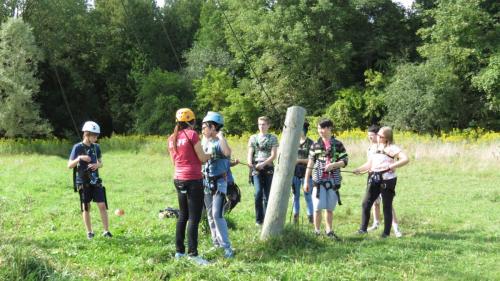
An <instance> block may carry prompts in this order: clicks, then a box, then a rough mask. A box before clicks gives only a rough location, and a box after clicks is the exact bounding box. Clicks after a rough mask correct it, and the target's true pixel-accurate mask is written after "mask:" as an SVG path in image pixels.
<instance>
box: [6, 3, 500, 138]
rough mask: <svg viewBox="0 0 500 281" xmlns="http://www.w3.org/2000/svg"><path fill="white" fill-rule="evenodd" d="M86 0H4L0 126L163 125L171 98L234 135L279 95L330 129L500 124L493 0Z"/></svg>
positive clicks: (150, 129)
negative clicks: (160, 1)
mask: <svg viewBox="0 0 500 281" xmlns="http://www.w3.org/2000/svg"><path fill="white" fill-rule="evenodd" d="M93 2H94V3H93V4H91V3H90V2H88V1H85V0H72V1H58V0H3V1H2V4H1V6H0V8H1V11H0V16H1V22H2V25H1V33H0V106H1V107H0V136H2V135H3V136H7V137H16V136H24V137H38V136H44V135H47V134H53V135H55V136H60V137H72V136H75V134H76V133H75V127H80V126H81V124H82V123H83V122H84V121H86V120H88V119H93V120H95V121H97V122H99V123H100V124H102V127H103V129H104V132H105V134H106V135H109V134H111V133H120V134H127V133H143V134H166V133H168V132H169V131H170V130H171V129H172V126H173V117H172V116H174V112H175V110H176V109H177V108H179V107H192V108H194V109H195V110H196V111H197V112H200V114H202V113H203V112H206V111H207V110H216V111H221V112H222V113H223V114H224V115H225V117H226V120H227V126H226V127H227V130H228V131H229V132H230V133H236V134H238V133H242V132H244V131H249V130H254V123H255V118H256V117H257V116H259V115H263V114H266V115H270V116H271V118H272V119H273V120H274V121H275V122H276V123H278V122H280V121H281V118H283V115H284V112H285V109H286V108H287V107H288V106H290V105H301V106H303V107H305V108H306V109H307V110H308V113H309V115H311V116H322V115H325V116H329V117H331V118H333V119H334V120H335V123H336V125H337V126H338V128H339V129H347V128H356V127H365V126H366V125H367V124H370V123H380V122H382V123H384V124H390V125H393V126H395V127H396V128H400V129H405V130H411V131H416V132H431V133H435V132H441V131H447V130H451V129H452V128H459V129H465V128H476V127H481V128H486V129H491V130H499V129H500V121H499V119H500V118H499V111H500V104H499V92H500V91H499V85H500V53H499V51H500V48H499V47H500V42H499V40H500V36H499V35H500V34H499V31H500V30H499V21H498V18H499V8H500V5H499V4H498V3H497V1H492V0H491V1H490V0H453V1H451V0H435V1H433V0H420V1H419V0H417V1H416V3H415V5H414V6H413V8H412V9H411V10H405V9H404V8H403V7H402V6H399V5H398V4H395V3H393V2H392V1H390V0H352V1H340V0H316V1H306V0H285V1H270V0H252V1H250V0H249V1H241V0H167V1H165V2H166V4H165V6H164V7H158V6H157V5H156V3H155V1H153V0H95V1H93ZM30 38H31V39H30ZM20 73H22V75H21V74H20Z"/></svg>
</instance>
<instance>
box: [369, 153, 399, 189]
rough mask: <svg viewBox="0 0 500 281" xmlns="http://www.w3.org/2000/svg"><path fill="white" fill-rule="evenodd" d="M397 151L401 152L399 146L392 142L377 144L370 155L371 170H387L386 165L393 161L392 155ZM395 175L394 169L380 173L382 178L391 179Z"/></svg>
mask: <svg viewBox="0 0 500 281" xmlns="http://www.w3.org/2000/svg"><path fill="white" fill-rule="evenodd" d="M399 152H401V148H399V147H398V146H397V145H394V144H391V145H389V146H386V147H382V146H379V147H378V149H377V150H375V151H374V152H373V154H371V155H370V160H371V170H372V171H373V172H382V171H385V170H387V167H388V166H389V165H391V164H392V163H394V162H395V160H394V157H395V156H396V155H398V154H399ZM369 153H370V152H369ZM395 177H396V173H395V172H394V171H389V172H386V173H384V174H383V175H382V178H383V179H384V180H389V179H393V178H395Z"/></svg>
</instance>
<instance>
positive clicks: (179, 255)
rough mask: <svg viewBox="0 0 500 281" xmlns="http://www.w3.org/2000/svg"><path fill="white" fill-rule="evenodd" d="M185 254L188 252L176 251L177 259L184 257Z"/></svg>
mask: <svg viewBox="0 0 500 281" xmlns="http://www.w3.org/2000/svg"><path fill="white" fill-rule="evenodd" d="M184 256H186V254H183V253H179V252H176V253H175V259H176V260H178V259H180V258H182V257H184Z"/></svg>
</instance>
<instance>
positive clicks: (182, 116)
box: [175, 108, 195, 122]
mask: <svg viewBox="0 0 500 281" xmlns="http://www.w3.org/2000/svg"><path fill="white" fill-rule="evenodd" d="M194 118H195V117H194V112H193V111H192V110H191V109H189V108H181V109H179V110H177V113H175V121H177V122H189V121H191V120H194Z"/></svg>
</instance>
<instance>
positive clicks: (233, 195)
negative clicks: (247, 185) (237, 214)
mask: <svg viewBox="0 0 500 281" xmlns="http://www.w3.org/2000/svg"><path fill="white" fill-rule="evenodd" d="M226 200H227V202H226V204H224V212H225V213H230V212H231V211H232V210H233V209H234V207H236V205H238V203H239V202H240V201H241V191H240V188H239V187H238V185H236V183H234V182H233V183H230V184H228V185H227V193H226Z"/></svg>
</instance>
